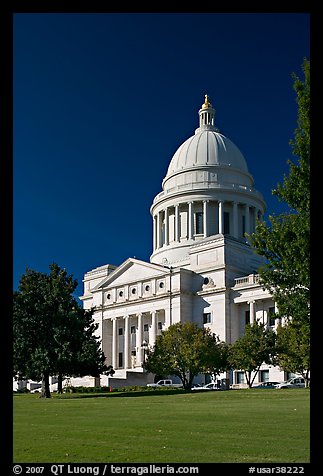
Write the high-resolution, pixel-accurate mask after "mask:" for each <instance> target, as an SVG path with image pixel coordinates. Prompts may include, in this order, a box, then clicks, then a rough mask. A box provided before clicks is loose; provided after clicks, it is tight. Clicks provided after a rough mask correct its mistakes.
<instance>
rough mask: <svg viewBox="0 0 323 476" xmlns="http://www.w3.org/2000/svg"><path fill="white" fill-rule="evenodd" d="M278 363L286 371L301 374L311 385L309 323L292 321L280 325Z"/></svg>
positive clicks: (277, 340) (277, 347) (277, 339)
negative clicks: (285, 324)
mask: <svg viewBox="0 0 323 476" xmlns="http://www.w3.org/2000/svg"><path fill="white" fill-rule="evenodd" d="M276 352H277V363H278V365H279V367H281V368H282V369H283V370H285V371H286V372H292V373H294V374H300V375H302V377H303V378H304V380H305V384H306V386H308V385H309V373H310V329H309V326H308V325H307V324H304V323H300V322H297V321H296V322H294V321H291V322H289V323H288V325H287V326H279V327H278V329H277V338H276Z"/></svg>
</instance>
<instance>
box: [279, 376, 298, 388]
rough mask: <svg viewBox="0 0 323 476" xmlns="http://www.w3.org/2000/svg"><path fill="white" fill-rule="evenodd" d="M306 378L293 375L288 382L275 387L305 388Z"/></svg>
mask: <svg viewBox="0 0 323 476" xmlns="http://www.w3.org/2000/svg"><path fill="white" fill-rule="evenodd" d="M304 387H305V379H303V377H293V378H291V379H289V380H286V382H282V383H279V384H278V385H276V387H275V388H304Z"/></svg>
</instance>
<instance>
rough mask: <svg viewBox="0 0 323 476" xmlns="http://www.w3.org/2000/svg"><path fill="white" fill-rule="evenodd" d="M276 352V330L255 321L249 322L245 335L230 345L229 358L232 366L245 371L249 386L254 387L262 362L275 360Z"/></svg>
mask: <svg viewBox="0 0 323 476" xmlns="http://www.w3.org/2000/svg"><path fill="white" fill-rule="evenodd" d="M275 352H276V350H275V333H274V331H273V330H272V329H271V328H266V327H265V326H264V324H262V323H258V322H254V323H253V324H247V325H246V329H245V333H244V335H243V336H241V337H239V339H237V340H236V341H235V343H234V344H231V345H230V348H229V356H228V360H229V363H230V365H231V367H232V368H235V369H241V370H242V371H243V372H244V374H245V377H246V381H247V384H248V386H249V387H252V384H253V382H254V379H255V377H256V375H257V372H258V371H259V369H260V366H261V364H262V363H266V364H273V363H274V362H275ZM253 373H254V375H253V376H252V374H253Z"/></svg>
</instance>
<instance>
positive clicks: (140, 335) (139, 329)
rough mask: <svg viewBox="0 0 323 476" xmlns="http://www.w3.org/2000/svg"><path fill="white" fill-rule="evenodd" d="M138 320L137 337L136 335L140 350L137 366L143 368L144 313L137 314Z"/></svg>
mask: <svg viewBox="0 0 323 476" xmlns="http://www.w3.org/2000/svg"><path fill="white" fill-rule="evenodd" d="M137 318H138V327H137V335H136V347H137V349H138V352H137V365H138V366H140V367H141V365H142V348H141V344H142V313H141V312H140V313H139V314H137Z"/></svg>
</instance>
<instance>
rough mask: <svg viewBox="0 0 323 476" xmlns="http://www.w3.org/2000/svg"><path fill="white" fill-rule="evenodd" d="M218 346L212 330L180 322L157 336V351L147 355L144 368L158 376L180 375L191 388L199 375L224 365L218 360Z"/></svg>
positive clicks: (184, 385)
mask: <svg viewBox="0 0 323 476" xmlns="http://www.w3.org/2000/svg"><path fill="white" fill-rule="evenodd" d="M217 343H218V340H217V339H216V338H215V337H214V336H213V334H212V333H211V331H210V330H209V329H202V328H200V327H198V326H197V325H196V324H195V323H191V322H185V323H180V322H178V323H176V324H173V325H171V326H170V327H168V329H166V330H165V331H164V332H162V334H160V335H159V336H157V338H156V342H155V345H154V348H153V349H150V350H148V352H147V359H146V362H145V365H144V367H145V369H146V370H147V371H148V372H152V373H154V374H158V375H176V376H177V377H179V378H180V379H181V381H182V383H183V387H184V388H185V389H190V388H191V386H192V382H193V379H194V377H195V376H196V375H198V374H199V373H200V372H206V371H207V372H209V371H210V370H212V371H213V370H214V369H215V368H218V366H219V365H222V362H221V363H220V359H219V361H218V362H217V360H216V358H217V357H218V356H217V355H215V354H216V353H215V346H216V345H217ZM218 358H219V357H218Z"/></svg>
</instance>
